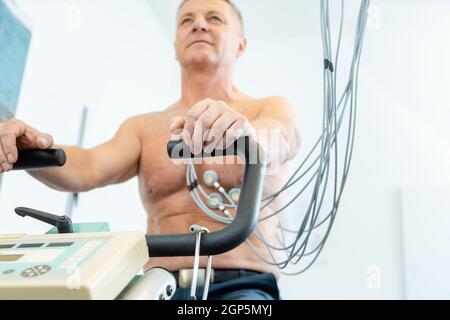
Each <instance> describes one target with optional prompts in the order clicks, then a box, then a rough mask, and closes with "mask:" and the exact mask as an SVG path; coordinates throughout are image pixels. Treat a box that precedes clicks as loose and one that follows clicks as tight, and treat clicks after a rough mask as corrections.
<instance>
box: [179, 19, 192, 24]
mask: <svg viewBox="0 0 450 320" xmlns="http://www.w3.org/2000/svg"><path fill="white" fill-rule="evenodd" d="M191 22H192V19H189V18H187V19H184V20H182V21H181V24H186V23H191Z"/></svg>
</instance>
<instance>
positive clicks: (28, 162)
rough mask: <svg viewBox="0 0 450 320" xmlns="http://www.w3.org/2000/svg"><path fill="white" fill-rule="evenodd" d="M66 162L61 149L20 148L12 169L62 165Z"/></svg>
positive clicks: (64, 154)
mask: <svg viewBox="0 0 450 320" xmlns="http://www.w3.org/2000/svg"><path fill="white" fill-rule="evenodd" d="M65 163H66V153H65V152H64V150H63V149H46V150H22V151H19V157H18V159H17V162H16V163H15V164H14V165H13V170H33V169H42V168H49V167H62V166H64V164H65Z"/></svg>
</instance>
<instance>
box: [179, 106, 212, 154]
mask: <svg viewBox="0 0 450 320" xmlns="http://www.w3.org/2000/svg"><path fill="white" fill-rule="evenodd" d="M212 103H213V100H211V99H205V100H202V101H200V102H198V103H196V104H194V106H193V107H192V108H191V109H190V110H189V111H188V113H187V114H186V121H185V123H184V130H183V133H182V136H183V140H184V142H185V143H186V144H187V145H188V146H190V145H191V143H192V136H193V134H194V129H195V123H196V122H197V120H198V119H199V118H200V116H201V115H202V114H203V113H204V112H205V111H206V110H207V109H208V108H209V106H210V105H211V104H212Z"/></svg>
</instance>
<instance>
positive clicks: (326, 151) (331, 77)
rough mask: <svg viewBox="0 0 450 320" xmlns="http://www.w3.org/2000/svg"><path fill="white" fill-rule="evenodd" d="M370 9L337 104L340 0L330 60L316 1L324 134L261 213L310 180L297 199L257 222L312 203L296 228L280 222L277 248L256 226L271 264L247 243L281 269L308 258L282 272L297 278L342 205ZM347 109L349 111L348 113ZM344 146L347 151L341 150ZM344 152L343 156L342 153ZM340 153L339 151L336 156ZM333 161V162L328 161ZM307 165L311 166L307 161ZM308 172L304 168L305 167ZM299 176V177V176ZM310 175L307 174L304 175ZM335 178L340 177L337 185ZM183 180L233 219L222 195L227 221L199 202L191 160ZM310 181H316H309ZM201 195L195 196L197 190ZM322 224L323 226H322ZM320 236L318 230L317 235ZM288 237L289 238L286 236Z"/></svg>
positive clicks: (324, 14) (324, 18)
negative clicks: (314, 239)
mask: <svg viewBox="0 0 450 320" xmlns="http://www.w3.org/2000/svg"><path fill="white" fill-rule="evenodd" d="M369 5H370V0H362V1H361V6H360V9H359V15H358V22H357V26H356V33H355V42H354V43H355V44H354V49H353V58H352V62H351V67H350V73H349V79H348V81H347V83H346V85H345V87H344V91H343V93H342V95H341V96H340V99H339V100H337V94H336V91H337V72H336V71H337V70H338V60H339V52H340V47H341V40H342V33H343V24H344V11H345V10H344V0H341V2H340V6H341V12H340V25H339V33H338V37H337V45H336V51H335V53H334V58H333V50H332V43H331V38H332V36H331V27H330V10H329V0H321V2H320V22H321V31H322V45H323V51H324V71H323V78H324V84H323V96H324V100H323V119H322V134H321V136H320V137H319V139H318V140H317V142H316V143H315V144H314V146H313V148H312V150H311V151H310V152H309V153H308V155H307V156H306V158H305V159H304V160H303V161H302V163H301V164H300V166H299V167H298V168H297V169H296V170H295V172H294V174H293V175H292V176H291V177H290V178H289V180H288V181H287V182H286V184H285V185H284V186H283V187H282V188H280V190H278V191H277V192H275V193H273V194H272V195H270V196H268V197H266V198H264V199H262V201H261V204H262V205H261V210H263V209H264V208H266V207H267V206H268V205H270V204H271V203H272V202H273V201H274V200H275V199H276V198H277V197H278V196H279V195H280V194H281V193H283V192H285V191H287V190H288V189H290V188H291V187H292V186H294V185H296V184H297V183H298V182H301V181H303V180H304V179H305V178H307V179H308V181H307V182H306V184H305V185H304V186H303V188H302V189H301V190H300V191H299V192H298V193H296V194H295V196H294V197H293V198H292V199H291V200H290V201H288V203H287V204H286V205H284V206H283V207H282V208H281V209H278V210H276V211H275V212H273V213H271V214H270V215H267V216H265V217H263V218H260V219H259V221H260V222H263V221H264V220H267V219H269V218H271V217H274V216H276V215H278V214H281V213H282V212H283V211H285V210H286V209H287V208H288V207H289V206H290V205H291V204H292V203H293V202H295V200H297V199H298V197H299V196H300V195H302V194H303V193H304V192H305V191H306V190H307V189H308V188H309V187H313V190H312V194H311V196H310V202H309V205H308V208H307V210H306V212H305V213H304V215H303V216H302V218H301V220H300V225H299V227H298V229H296V230H295V229H294V228H285V227H284V226H283V224H282V223H281V221H278V230H279V233H280V234H278V235H277V241H278V242H279V245H274V244H271V243H269V242H268V241H266V239H265V237H264V235H263V233H262V232H261V230H260V228H259V227H257V228H256V230H255V232H254V235H255V236H256V238H257V239H258V240H259V241H260V242H261V243H263V244H264V245H265V246H266V249H267V251H268V253H269V256H270V259H271V261H270V260H268V259H266V258H265V257H263V256H262V255H261V254H260V253H259V252H258V251H257V250H256V247H255V245H254V244H253V242H252V240H251V239H248V240H247V243H248V245H249V247H250V248H251V249H252V250H253V252H254V253H255V254H256V255H257V256H258V257H259V258H260V259H262V260H263V261H265V262H266V263H268V264H270V265H274V266H277V267H279V268H280V269H285V268H286V267H287V266H288V265H297V264H298V263H299V262H300V261H302V258H310V261H309V263H307V264H306V266H305V267H304V268H302V269H300V271H298V272H292V273H287V272H283V273H284V274H289V275H295V274H300V273H302V272H304V271H306V270H307V269H309V268H310V267H311V265H312V264H313V263H314V262H315V261H316V260H317V258H318V256H319V254H320V252H321V251H322V249H323V248H324V245H325V243H326V240H327V239H328V237H329V234H330V232H331V229H332V226H333V223H334V220H335V218H336V213H337V210H338V207H339V204H340V200H341V197H342V193H343V190H344V186H345V183H346V181H347V177H348V172H349V168H350V163H351V159H352V154H353V146H354V140H355V128H356V106H357V96H358V95H357V92H358V75H359V63H360V58H361V52H362V47H363V42H364V35H365V29H366V25H367V14H368V8H369ZM347 111H348V112H347ZM346 115H347V116H346ZM344 119H348V127H347V136H346V143H345V144H343V145H341V144H339V146H340V148H339V149H338V133H339V131H340V130H341V127H342V124H343V122H344ZM344 145H345V148H342V147H343V146H344ZM344 149H345V153H344V152H343V150H344ZM339 150H341V152H339ZM316 151H318V152H319V154H318V155H317V156H315V157H314V158H313V159H312V160H311V161H312V163H309V162H311V161H309V160H310V159H311V157H312V156H313V154H314V153H315V152H316ZM341 153H342V154H343V155H344V160H343V164H342V166H343V169H342V173H341V175H339V168H340V164H341V163H340V161H339V155H340V154H341ZM332 160H334V161H333V162H332ZM308 161H309V162H308ZM331 163H333V165H334V167H333V168H332V169H331V167H330V164H331ZM306 166H307V168H306V169H305V167H306ZM299 173H300V176H299V177H297V176H298V174H299ZM308 174H309V175H310V176H308ZM339 177H340V178H341V179H340V181H339ZM330 179H332V180H334V181H333V182H332V184H329V183H328V182H329V180H330ZM186 181H187V184H188V186H190V191H191V195H192V197H193V199H194V201H195V202H196V204H197V205H198V206H199V207H200V208H201V209H202V210H203V211H204V212H205V213H206V214H207V215H208V216H210V217H211V218H212V219H215V220H217V221H220V222H222V223H225V224H229V223H231V222H232V220H233V218H232V217H231V216H230V215H229V212H228V208H235V207H236V204H234V202H233V201H232V200H231V198H230V197H229V196H228V194H227V193H226V192H221V193H222V195H223V196H224V197H225V198H226V199H227V201H228V202H229V204H224V203H221V207H220V210H221V211H222V213H223V214H225V215H227V217H224V216H220V215H218V214H216V213H215V212H213V211H212V210H210V209H209V208H208V206H207V205H205V203H204V202H203V200H202V198H201V196H203V198H205V199H206V200H207V201H211V197H210V196H209V195H208V194H207V193H206V192H205V191H204V190H203V189H202V188H201V186H200V185H199V183H198V178H197V174H196V172H195V166H194V164H193V163H192V162H191V163H190V164H189V165H188V167H187V171H186ZM313 182H314V183H313ZM329 185H332V188H333V194H332V203H331V210H330V211H329V212H328V214H327V215H326V216H325V217H320V213H321V212H322V211H323V209H322V207H323V205H324V201H325V197H326V195H327V194H328V192H327V191H328V189H329V188H328V186H329ZM192 186H194V187H192ZM197 189H198V190H199V191H200V192H198V190H197ZM325 223H327V224H326V225H325ZM319 228H321V229H322V228H325V232H324V234H323V236H322V238H321V240H320V241H319V242H318V244H315V245H314V247H313V248H309V246H308V244H309V243H310V239H311V236H312V233H313V232H314V231H316V230H318V229H319ZM317 232H318V231H317ZM286 234H287V235H292V236H293V237H292V236H289V238H288V237H287V236H286ZM289 241H290V243H288V242H289ZM272 251H279V252H284V253H285V256H286V257H285V259H283V260H280V261H276V258H275V256H274V254H273V252H272Z"/></svg>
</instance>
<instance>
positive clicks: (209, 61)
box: [185, 54, 216, 68]
mask: <svg viewBox="0 0 450 320" xmlns="http://www.w3.org/2000/svg"><path fill="white" fill-rule="evenodd" d="M215 62H216V59H215V57H212V56H211V55H206V54H199V55H196V56H194V57H190V58H189V59H187V60H186V63H185V65H186V66H192V67H197V68H200V67H208V66H211V65H214V64H215Z"/></svg>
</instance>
